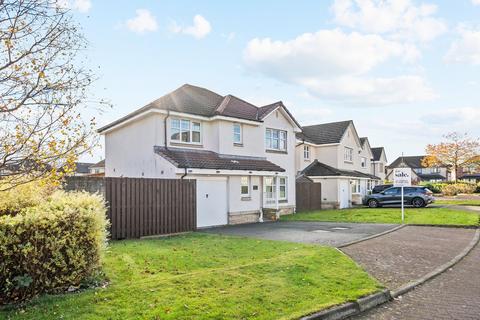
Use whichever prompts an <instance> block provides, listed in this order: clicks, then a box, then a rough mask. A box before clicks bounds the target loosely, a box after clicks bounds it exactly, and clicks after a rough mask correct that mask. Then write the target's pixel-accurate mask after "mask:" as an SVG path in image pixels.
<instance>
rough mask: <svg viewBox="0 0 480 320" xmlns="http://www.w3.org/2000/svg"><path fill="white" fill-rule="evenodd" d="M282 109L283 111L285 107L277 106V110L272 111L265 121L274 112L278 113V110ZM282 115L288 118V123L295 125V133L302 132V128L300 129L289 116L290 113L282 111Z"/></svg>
mask: <svg viewBox="0 0 480 320" xmlns="http://www.w3.org/2000/svg"><path fill="white" fill-rule="evenodd" d="M280 107H281V109H282V110H283V109H284V107H283V106H280V105H279V106H277V107H276V108H275V109H273V110H272V111H270V112H269V113H267V114H266V115H265V116H264V117H263V119H266V118H268V117H270V115H271V114H272V113H273V112H274V111H277V110H278V109H280ZM282 114H283V116H284V117H285V118H287V120H288V122H290V124H291V125H293V132H302V128H300V127H299V126H298V125H297V124H296V123H295V121H293V119H292V117H291V116H290V115H289V114H288V112H286V111H282Z"/></svg>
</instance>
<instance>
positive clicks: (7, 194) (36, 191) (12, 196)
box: [0, 180, 55, 216]
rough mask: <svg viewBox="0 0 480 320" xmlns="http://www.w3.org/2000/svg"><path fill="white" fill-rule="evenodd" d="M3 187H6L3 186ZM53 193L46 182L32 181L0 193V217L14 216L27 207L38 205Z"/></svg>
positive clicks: (50, 185)
mask: <svg viewBox="0 0 480 320" xmlns="http://www.w3.org/2000/svg"><path fill="white" fill-rule="evenodd" d="M2 186H3V187H8V185H6V184H3V185H2ZM54 191H55V186H54V185H52V183H50V182H48V181H44V180H41V181H32V182H28V183H25V184H21V185H19V186H16V187H15V188H12V189H9V190H8V191H2V192H0V216H3V215H16V214H17V213H19V212H20V211H22V210H24V209H25V208H28V207H34V206H37V205H39V204H40V203H41V202H42V201H45V199H46V198H47V197H49V196H50V195H51V194H52V193H53V192H54Z"/></svg>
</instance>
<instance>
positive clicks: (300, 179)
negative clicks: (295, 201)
mask: <svg viewBox="0 0 480 320" xmlns="http://www.w3.org/2000/svg"><path fill="white" fill-rule="evenodd" d="M295 182H308V183H312V182H313V180H312V179H310V178H309V177H307V176H306V175H304V174H301V175H299V176H298V177H297V178H295Z"/></svg>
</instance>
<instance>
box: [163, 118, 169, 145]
mask: <svg viewBox="0 0 480 320" xmlns="http://www.w3.org/2000/svg"><path fill="white" fill-rule="evenodd" d="M169 117H170V110H167V116H166V117H165V119H163V130H164V132H165V136H164V145H165V149H167V148H168V146H167V119H168V118H169Z"/></svg>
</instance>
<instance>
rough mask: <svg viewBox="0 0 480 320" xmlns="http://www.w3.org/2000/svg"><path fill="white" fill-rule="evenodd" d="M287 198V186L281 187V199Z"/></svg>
mask: <svg viewBox="0 0 480 320" xmlns="http://www.w3.org/2000/svg"><path fill="white" fill-rule="evenodd" d="M286 197H287V188H286V187H285V186H283V187H282V186H280V199H285V198H286Z"/></svg>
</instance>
